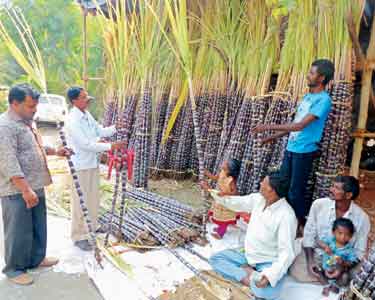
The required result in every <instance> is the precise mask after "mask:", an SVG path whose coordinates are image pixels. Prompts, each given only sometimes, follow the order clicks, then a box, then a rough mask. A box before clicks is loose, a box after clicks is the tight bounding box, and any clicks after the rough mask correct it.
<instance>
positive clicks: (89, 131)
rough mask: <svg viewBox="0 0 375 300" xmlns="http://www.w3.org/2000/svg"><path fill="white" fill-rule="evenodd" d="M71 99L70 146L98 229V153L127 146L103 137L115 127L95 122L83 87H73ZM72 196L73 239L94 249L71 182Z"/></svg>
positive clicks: (69, 91) (68, 137)
mask: <svg viewBox="0 0 375 300" xmlns="http://www.w3.org/2000/svg"><path fill="white" fill-rule="evenodd" d="M67 96H68V99H69V101H70V103H71V104H72V105H73V108H72V109H71V110H70V112H69V115H68V116H67V119H66V122H65V127H66V133H67V140H68V145H69V146H70V147H71V148H72V150H73V151H74V155H73V156H72V161H73V163H74V167H75V169H76V170H77V174H78V181H79V183H80V186H81V189H82V192H83V197H84V199H85V202H86V205H87V208H88V211H89V216H90V218H91V222H92V224H93V228H95V229H96V228H97V217H98V210H99V201H100V190H99V185H100V172H99V154H100V153H101V152H104V151H108V150H116V149H120V148H121V147H124V142H114V143H112V144H111V143H104V142H101V141H100V139H101V138H103V137H110V136H112V135H114V134H115V133H116V127H115V126H111V127H107V128H103V127H102V126H101V125H99V124H98V122H96V121H95V119H94V118H93V116H92V115H91V114H90V112H89V111H88V110H87V108H88V106H89V101H90V99H89V96H88V94H87V91H85V90H84V89H83V88H81V87H71V88H69V89H68V92H67ZM72 192H73V199H72V202H71V213H72V225H71V238H72V240H73V242H74V244H75V246H77V247H78V248H80V249H81V250H84V251H91V250H92V246H91V245H90V243H89V241H88V238H89V237H88V228H87V226H86V224H85V221H84V219H83V212H82V210H81V207H80V204H79V197H78V194H77V192H76V190H75V187H74V185H72Z"/></svg>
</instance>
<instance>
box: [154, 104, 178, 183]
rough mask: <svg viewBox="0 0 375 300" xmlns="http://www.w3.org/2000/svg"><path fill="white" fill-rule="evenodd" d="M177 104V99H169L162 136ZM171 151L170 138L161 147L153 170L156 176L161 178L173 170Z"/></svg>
mask: <svg viewBox="0 0 375 300" xmlns="http://www.w3.org/2000/svg"><path fill="white" fill-rule="evenodd" d="M176 102H177V98H176V97H173V98H169V103H168V109H167V112H166V117H165V122H164V126H163V133H162V136H164V135H165V132H166V130H167V126H168V122H167V120H169V118H170V117H171V116H172V112H173V110H174V108H175V106H176ZM170 136H173V129H172V132H171V133H170ZM171 151H172V139H170V138H168V139H167V140H166V141H165V142H163V143H162V144H161V145H160V147H159V152H158V157H157V161H156V165H155V168H154V170H153V173H154V175H156V176H159V175H162V174H164V175H165V172H166V171H167V170H170V169H171V166H170V159H171V153H172V152H171Z"/></svg>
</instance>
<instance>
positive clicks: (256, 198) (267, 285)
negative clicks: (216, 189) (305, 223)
mask: <svg viewBox="0 0 375 300" xmlns="http://www.w3.org/2000/svg"><path fill="white" fill-rule="evenodd" d="M288 188H289V183H288V180H287V179H286V178H283V177H282V176H281V175H280V174H279V173H273V174H270V175H269V176H267V177H265V178H264V179H263V181H262V183H261V185H260V193H254V194H250V195H247V196H224V197H219V196H218V195H217V193H216V194H214V193H213V197H214V199H215V200H216V201H217V202H219V203H220V204H222V205H224V206H226V207H227V208H229V209H231V210H234V211H238V212H240V211H242V212H243V211H246V212H249V213H251V218H250V222H249V225H248V228H247V233H246V239H245V249H244V251H241V250H239V249H237V250H232V249H231V250H224V251H221V252H219V253H217V254H215V255H213V256H212V257H211V258H210V264H211V266H212V268H213V269H214V270H215V271H216V272H218V273H220V274H221V275H223V276H224V277H225V278H228V279H231V280H235V281H238V282H241V283H242V284H244V285H246V286H249V287H250V288H251V291H252V292H253V293H254V294H255V296H256V297H259V298H263V299H277V298H278V297H279V295H280V291H281V286H282V282H283V278H284V275H285V274H286V272H287V270H288V268H289V266H290V265H291V263H292V262H293V260H294V258H295V251H294V240H295V237H296V231H297V219H296V216H295V214H294V211H293V209H292V207H291V206H290V205H289V204H288V202H287V201H286V200H285V196H286V195H287V193H288ZM254 271H256V273H255V272H254ZM252 275H253V276H252ZM254 275H256V276H254Z"/></svg>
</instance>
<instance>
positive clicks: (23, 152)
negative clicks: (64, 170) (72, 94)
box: [0, 84, 70, 285]
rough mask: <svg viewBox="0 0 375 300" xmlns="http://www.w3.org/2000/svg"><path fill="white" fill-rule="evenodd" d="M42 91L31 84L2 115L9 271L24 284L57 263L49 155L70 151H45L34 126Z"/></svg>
mask: <svg viewBox="0 0 375 300" xmlns="http://www.w3.org/2000/svg"><path fill="white" fill-rule="evenodd" d="M38 99H39V93H38V92H36V91H35V90H34V89H33V88H31V87H30V86H29V85H26V84H22V85H16V86H14V87H12V88H11V90H10V91H9V96H8V101H9V109H8V111H6V112H5V113H3V114H2V115H1V116H0V136H1V143H0V153H1V155H0V197H1V200H2V214H3V223H4V243H5V268H4V269H3V273H4V274H5V275H6V276H7V277H8V278H9V280H11V281H12V282H14V283H16V284H20V285H28V284H32V283H33V279H32V277H31V276H30V275H28V274H27V273H26V271H27V269H31V268H36V267H38V266H39V267H48V266H53V265H55V264H57V262H58V260H57V259H56V258H47V257H46V247H47V214H46V203H45V201H46V199H45V194H44V187H45V186H47V185H49V184H50V183H51V176H50V173H49V170H48V167H47V160H46V154H47V155H59V156H68V155H70V151H69V150H68V149H64V148H61V149H58V150H55V149H52V148H49V147H43V146H42V141H41V138H40V136H39V134H38V132H37V130H36V128H35V124H34V123H33V117H34V114H35V112H36V110H37V105H38Z"/></svg>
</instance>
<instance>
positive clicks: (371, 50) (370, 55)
mask: <svg viewBox="0 0 375 300" xmlns="http://www.w3.org/2000/svg"><path fill="white" fill-rule="evenodd" d="M374 59H375V18H374V20H373V21H372V28H371V37H370V43H369V46H368V49H367V55H366V59H365V61H364V62H363V73H362V88H361V103H360V109H359V116H358V123H357V131H359V132H364V131H365V130H366V124H367V116H368V108H369V102H370V95H371V91H372V84H371V79H372V72H373V67H374V66H373V64H371V63H370V62H372V61H373V60H374ZM362 147H363V136H358V137H356V138H355V141H354V149H353V156H352V164H351V167H350V174H351V175H353V176H355V177H357V178H358V175H359V163H360V160H361V154H362Z"/></svg>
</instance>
